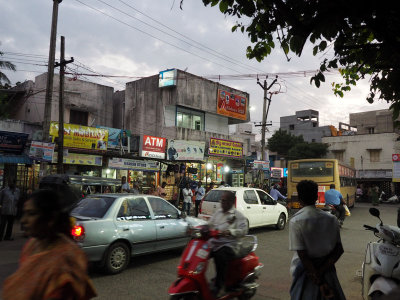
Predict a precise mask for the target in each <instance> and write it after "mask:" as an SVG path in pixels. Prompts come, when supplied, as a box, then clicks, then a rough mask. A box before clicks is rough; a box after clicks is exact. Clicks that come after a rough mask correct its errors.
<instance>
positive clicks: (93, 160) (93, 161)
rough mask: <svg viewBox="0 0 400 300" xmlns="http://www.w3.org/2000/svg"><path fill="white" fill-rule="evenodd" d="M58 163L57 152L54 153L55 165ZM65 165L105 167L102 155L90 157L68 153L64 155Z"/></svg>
mask: <svg viewBox="0 0 400 300" xmlns="http://www.w3.org/2000/svg"><path fill="white" fill-rule="evenodd" d="M57 161H58V157H57V152H54V155H53V163H57ZM64 164H70V165H86V166H98V167H101V166H102V165H103V157H102V156H101V155H90V154H80V153H71V152H68V153H64Z"/></svg>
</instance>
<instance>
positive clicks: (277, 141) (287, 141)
mask: <svg viewBox="0 0 400 300" xmlns="http://www.w3.org/2000/svg"><path fill="white" fill-rule="evenodd" d="M300 143H304V139H303V136H302V135H300V136H295V135H292V134H290V133H287V132H286V131H285V130H281V129H279V130H278V131H275V133H274V134H273V135H272V136H271V137H270V138H269V139H268V144H267V147H268V149H269V150H271V151H274V152H277V153H278V154H279V155H282V156H287V155H288V151H289V149H290V148H292V147H294V146H295V145H296V144H300Z"/></svg>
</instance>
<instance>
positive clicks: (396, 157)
mask: <svg viewBox="0 0 400 300" xmlns="http://www.w3.org/2000/svg"><path fill="white" fill-rule="evenodd" d="M392 161H400V154H392Z"/></svg>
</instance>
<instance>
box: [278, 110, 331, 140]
mask: <svg viewBox="0 0 400 300" xmlns="http://www.w3.org/2000/svg"><path fill="white" fill-rule="evenodd" d="M280 129H282V130H285V131H287V132H289V133H291V134H293V135H295V136H299V135H302V136H303V138H304V141H306V142H309V143H321V140H322V137H324V136H331V129H330V127H329V126H321V127H320V126H319V112H318V111H316V110H312V109H308V110H300V111H296V114H295V115H292V116H284V117H281V118H280Z"/></svg>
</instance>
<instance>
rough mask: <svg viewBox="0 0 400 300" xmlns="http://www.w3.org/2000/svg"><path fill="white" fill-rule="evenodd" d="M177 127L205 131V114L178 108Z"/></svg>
mask: <svg viewBox="0 0 400 300" xmlns="http://www.w3.org/2000/svg"><path fill="white" fill-rule="evenodd" d="M176 126H177V127H183V128H189V129H194V130H204V113H203V112H200V111H195V110H190V109H186V108H182V107H178V108H177V111H176Z"/></svg>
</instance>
